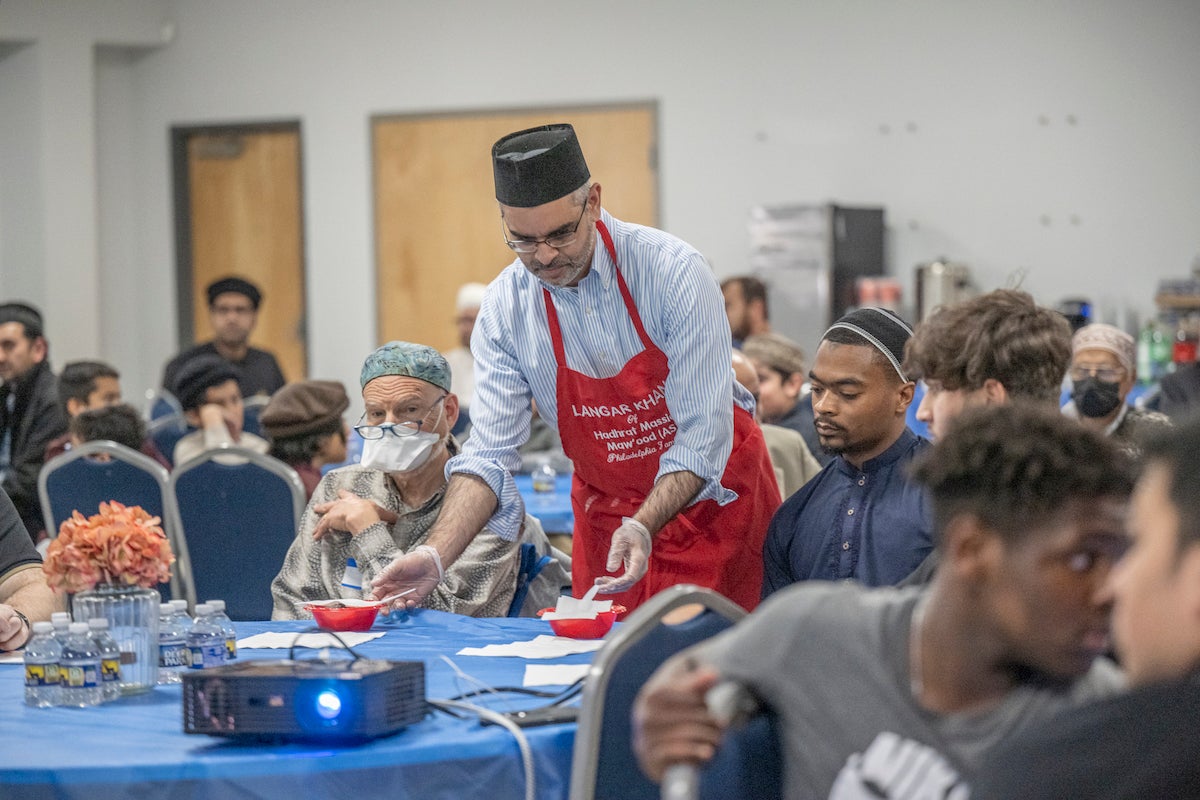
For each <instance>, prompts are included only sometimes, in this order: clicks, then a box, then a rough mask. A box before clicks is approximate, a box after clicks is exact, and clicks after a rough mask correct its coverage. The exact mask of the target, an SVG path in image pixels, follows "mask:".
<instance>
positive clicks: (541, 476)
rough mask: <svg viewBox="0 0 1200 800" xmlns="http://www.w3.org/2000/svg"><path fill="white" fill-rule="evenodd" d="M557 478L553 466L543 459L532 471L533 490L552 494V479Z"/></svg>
mask: <svg viewBox="0 0 1200 800" xmlns="http://www.w3.org/2000/svg"><path fill="white" fill-rule="evenodd" d="M557 478H558V473H557V472H555V471H554V467H552V466H550V465H549V464H548V463H546V462H545V461H543V462H542V463H541V464H539V465H538V468H537V469H535V470H534V471H533V490H534V491H535V492H541V493H543V494H552V493H553V492H554V481H555V480H556V479H557Z"/></svg>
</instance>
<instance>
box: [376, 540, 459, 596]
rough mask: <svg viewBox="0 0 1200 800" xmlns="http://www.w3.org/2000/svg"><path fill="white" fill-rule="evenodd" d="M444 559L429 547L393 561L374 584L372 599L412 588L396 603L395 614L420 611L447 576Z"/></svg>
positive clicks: (378, 575)
mask: <svg viewBox="0 0 1200 800" xmlns="http://www.w3.org/2000/svg"><path fill="white" fill-rule="evenodd" d="M445 575H446V573H445V570H443V569H442V557H441V555H439V554H438V551H437V550H436V549H434V548H433V547H430V546H429V545H427V544H423V545H420V546H419V547H414V548H413V549H412V550H410V551H409V552H407V553H405V554H404V555H401V556H396V558H394V559H392V563H390V564H388V565H387V566H386V567H384V568H383V569H382V570H380V572H379V573H378V574H377V575H376V576H375V578H374V579H373V580H372V581H371V596H372V597H373V598H374V599H376V600H382V599H383V598H385V597H387V596H389V595H393V594H397V593H399V592H403V591H406V590H408V589H412V590H413V591H412V592H410V593H408V594H407V595H405V596H404V597H403V598H401V599H397V600H395V601H393V602H392V603H391V604H390V605H391V608H389V609H387V610H388V611H391V610H393V609H396V608H403V607H407V608H416V607H417V606H419V605H421V604H422V603H423V602H425V598H426V597H429V595H431V594H433V590H434V589H436V588H437V585H438V584H439V583H441V582H442V578H443V577H445Z"/></svg>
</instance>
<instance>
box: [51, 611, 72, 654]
mask: <svg viewBox="0 0 1200 800" xmlns="http://www.w3.org/2000/svg"><path fill="white" fill-rule="evenodd" d="M50 624H51V625H53V626H54V638H55V639H57V640H58V646H59V647H63V646H64V645H66V643H67V636H68V635H69V633H70V631H69V628H70V627H71V615H70V614H68V613H67V612H66V611H55V612H54V613H53V614H51V615H50Z"/></svg>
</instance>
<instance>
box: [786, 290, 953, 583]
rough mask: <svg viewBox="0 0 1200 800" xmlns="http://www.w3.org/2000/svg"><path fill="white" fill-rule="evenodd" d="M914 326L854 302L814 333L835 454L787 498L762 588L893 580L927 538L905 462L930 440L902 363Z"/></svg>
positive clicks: (921, 505) (823, 416)
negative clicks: (914, 424) (916, 428)
mask: <svg viewBox="0 0 1200 800" xmlns="http://www.w3.org/2000/svg"><path fill="white" fill-rule="evenodd" d="M911 335H912V329H911V328H909V326H908V324H907V323H905V322H904V320H902V319H901V318H900V317H898V316H897V315H896V314H894V313H893V312H891V311H888V310H887V309H882V308H860V309H858V310H856V311H852V312H851V313H849V314H847V315H846V316H844V317H842V318H841V319H840V320H838V321H837V322H835V323H834V324H833V325H832V326H831V327H830V328H829V330H828V331H826V332H825V335H824V336H823V337H822V339H821V344H820V346H819V347H818V348H817V355H816V359H815V360H814V362H813V366H812V369H811V370H810V371H809V379H810V380H811V381H812V400H813V412H814V414H815V415H816V420H815V425H816V430H817V436H818V437H819V439H820V442H821V447H822V449H823V450H824V451H825V452H826V453H831V454H833V455H835V456H836V458H835V459H834V460H833V461H831V462H830V463H828V464H826V465H825V467H824V469H822V470H821V472H820V473H819V474H818V475H817V476H816V477H815V478H813V479H812V480H811V481H809V482H808V483H807V484H805V486H804V487H803V488H802V489H801V490H800V491H798V492H797V493H796V494H794V495H792V496H791V497H790V498H788V500H787V502H785V503H784V504H783V505H782V506H780V508H779V511H778V512H777V513H776V514H775V518H774V519H772V520H771V528H770V530H769V531H768V533H767V542H766V545H765V546H764V548H763V564H764V567H763V596H764V597H765V596H767V595H769V594H771V593H772V592H775V591H778V590H779V589H782V588H783V587H785V586H787V585H789V584H792V583H795V582H797V581H803V580H845V579H848V578H849V579H855V580H858V581H860V582H862V583H864V584H866V585H868V586H885V585H889V584H895V583H898V582H899V581H901V580H903V579H904V578H905V577H907V576H908V575H909V573H911V572H912V571H913V570H914V569H916V567H917V566H918V565H920V564H921V562H922V560H923V559H924V558H925V556H926V555H928V554H929V552H930V551H931V549H932V547H933V540H932V527H933V526H932V522H931V519H930V515H929V510H928V505H927V500H926V496H925V493H924V492H923V491H922V489H921V487H920V486H918V485H916V484H915V483H913V482H912V481H911V480H910V479H909V476H908V469H907V468H908V465H909V462H911V461H912V460H913V458H914V457H915V456H916V455H917V454H918V453H920V452H921V451H922V450H924V449H925V448H926V447H927V446H928V444H929V443H928V442H927V441H926V440H925V439H923V438H921V437H920V436H917V435H916V434H915V433H913V432H912V431H911V430H909V429H908V426H907V425H906V421H905V414H906V412H907V411H908V406H909V404H910V403H911V402H912V397H913V388H914V386H913V382H912V381H910V380H908V378H907V377H906V376H905V374H904V371H903V370H902V368H901V364H900V362H901V359H902V358H903V355H904V345H905V343H906V342H907V341H908V339H909V337H910V336H911Z"/></svg>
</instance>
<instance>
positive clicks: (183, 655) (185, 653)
mask: <svg viewBox="0 0 1200 800" xmlns="http://www.w3.org/2000/svg"><path fill="white" fill-rule="evenodd" d="M158 665H159V666H160V667H167V668H169V667H190V666H191V665H192V651H191V650H188V648H187V645H185V644H183V643H181V642H173V643H171V644H160V645H159V646H158Z"/></svg>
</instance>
